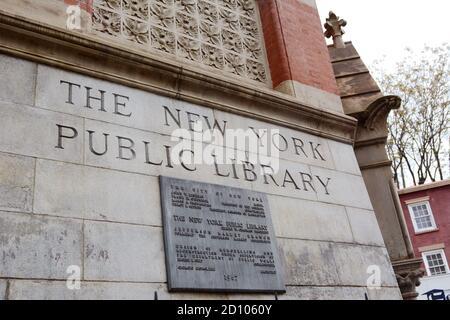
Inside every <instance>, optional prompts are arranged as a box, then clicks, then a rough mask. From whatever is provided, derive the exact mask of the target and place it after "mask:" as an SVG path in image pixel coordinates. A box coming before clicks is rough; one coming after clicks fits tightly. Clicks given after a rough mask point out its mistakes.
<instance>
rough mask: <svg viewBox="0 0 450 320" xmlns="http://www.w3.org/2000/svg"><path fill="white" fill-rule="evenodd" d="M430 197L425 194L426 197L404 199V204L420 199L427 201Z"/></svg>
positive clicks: (419, 200) (420, 200)
mask: <svg viewBox="0 0 450 320" xmlns="http://www.w3.org/2000/svg"><path fill="white" fill-rule="evenodd" d="M429 200H430V197H429V196H426V197H420V198H414V199H410V200H406V201H405V204H412V203H417V202H422V201H429Z"/></svg>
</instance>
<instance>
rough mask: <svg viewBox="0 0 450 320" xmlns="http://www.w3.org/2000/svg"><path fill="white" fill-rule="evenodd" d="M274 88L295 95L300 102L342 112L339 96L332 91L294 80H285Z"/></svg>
mask: <svg viewBox="0 0 450 320" xmlns="http://www.w3.org/2000/svg"><path fill="white" fill-rule="evenodd" d="M275 90H277V91H280V92H283V93H286V94H288V95H290V96H293V97H296V98H297V99H298V100H299V101H300V102H301V103H305V104H309V105H315V106H318V107H320V108H324V109H326V108H328V109H331V110H333V111H337V112H344V111H343V109H342V102H341V98H340V97H339V96H338V95H336V94H333V93H330V92H327V91H325V90H321V89H318V88H315V87H312V86H308V85H306V84H303V83H300V82H298V81H295V80H285V81H283V82H282V83H280V84H279V85H278V86H277V87H276V88H275Z"/></svg>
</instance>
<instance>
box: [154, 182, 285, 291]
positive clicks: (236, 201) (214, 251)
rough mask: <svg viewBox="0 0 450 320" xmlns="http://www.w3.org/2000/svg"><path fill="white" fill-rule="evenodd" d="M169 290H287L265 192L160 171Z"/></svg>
mask: <svg viewBox="0 0 450 320" xmlns="http://www.w3.org/2000/svg"><path fill="white" fill-rule="evenodd" d="M160 185H161V200H162V201H161V202H162V212H163V223H164V241H165V253H166V265H167V276H168V286H169V290H172V291H188V290H192V291H216V292H240V291H241V292H243V291H246V292H285V287H284V281H283V276H282V273H281V272H282V271H281V270H282V269H281V266H280V260H279V256H278V250H277V245H276V238H275V234H274V231H273V227H272V221H271V218H270V212H269V204H268V201H267V197H266V195H265V194H263V193H259V192H254V191H250V190H244V189H238V188H232V187H226V186H221V185H215V184H209V183H200V182H194V181H188V180H180V179H175V178H168V177H160Z"/></svg>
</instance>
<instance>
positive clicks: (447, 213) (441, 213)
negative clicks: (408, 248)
mask: <svg viewBox="0 0 450 320" xmlns="http://www.w3.org/2000/svg"><path fill="white" fill-rule="evenodd" d="M426 196H429V197H430V200H429V202H430V207H431V211H432V212H433V216H434V220H435V222H436V226H437V227H438V228H439V230H437V231H432V232H426V233H421V234H415V231H414V227H413V224H412V221H411V216H410V214H409V211H408V206H407V205H406V204H405V201H407V200H413V199H417V198H422V197H426ZM400 201H401V203H402V209H403V213H404V215H405V220H406V224H407V226H408V231H409V234H410V236H411V241H412V244H413V247H414V253H415V254H416V256H417V257H421V253H420V252H419V247H425V246H430V245H433V244H438V243H444V244H445V249H444V251H445V255H446V257H447V262H449V263H450V185H447V186H442V187H438V188H433V189H429V190H423V191H417V192H413V193H408V194H402V195H400Z"/></svg>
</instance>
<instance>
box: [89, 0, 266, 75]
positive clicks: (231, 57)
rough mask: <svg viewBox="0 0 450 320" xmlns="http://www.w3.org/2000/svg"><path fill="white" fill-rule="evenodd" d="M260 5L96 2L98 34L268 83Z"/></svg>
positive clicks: (240, 1)
mask: <svg viewBox="0 0 450 320" xmlns="http://www.w3.org/2000/svg"><path fill="white" fill-rule="evenodd" d="M257 14H258V11H257V9H256V1H255V0H94V14H93V18H92V21H93V30H95V32H96V33H100V34H102V35H107V36H112V37H119V38H122V39H125V40H127V41H130V42H133V43H135V44H138V45H139V46H141V47H142V49H144V50H150V51H156V52H162V53H165V54H171V55H176V56H177V58H181V59H186V60H189V61H191V62H195V63H200V64H202V65H204V66H207V67H208V68H213V69H215V70H217V69H218V70H221V71H224V72H226V73H230V74H234V75H237V76H241V77H245V78H248V79H251V80H255V81H258V82H266V81H267V73H266V64H265V60H264V59H265V58H264V54H263V51H262V48H261V43H262V40H261V37H262V34H261V32H260V30H259V29H260V27H259V24H258V16H257Z"/></svg>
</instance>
